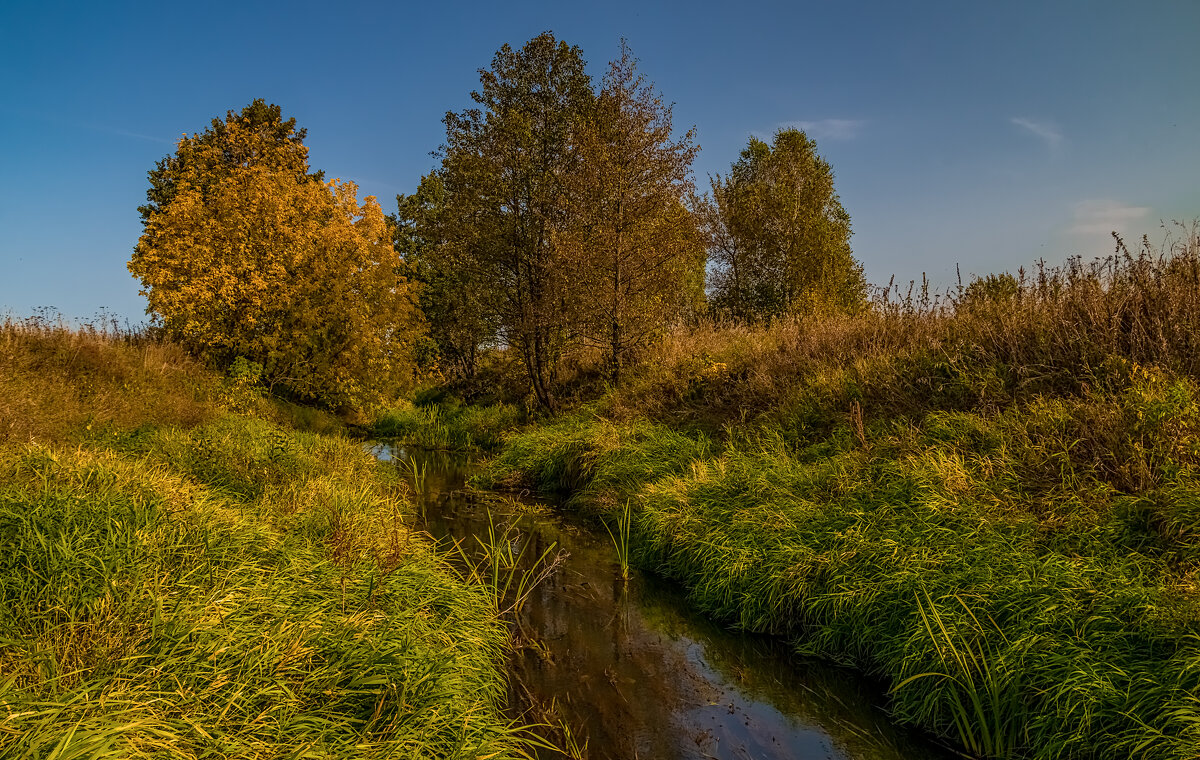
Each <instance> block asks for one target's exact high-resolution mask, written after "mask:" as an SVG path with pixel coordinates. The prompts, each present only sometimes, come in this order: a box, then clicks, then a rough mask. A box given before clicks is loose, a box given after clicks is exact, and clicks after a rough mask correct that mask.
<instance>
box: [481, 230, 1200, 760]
mask: <svg viewBox="0 0 1200 760" xmlns="http://www.w3.org/2000/svg"><path fill="white" fill-rule="evenodd" d="M1181 232H1182V234H1181V235H1179V236H1177V237H1176V238H1175V240H1174V241H1173V242H1170V243H1168V244H1167V245H1166V246H1165V247H1163V248H1156V247H1152V246H1150V245H1148V244H1147V245H1146V246H1145V247H1143V248H1142V249H1141V250H1140V251H1137V252H1130V251H1128V250H1126V249H1125V248H1124V246H1123V245H1122V246H1121V247H1120V248H1119V249H1118V252H1117V255H1116V256H1114V257H1112V258H1110V259H1107V260H1103V261H1098V262H1096V263H1094V264H1085V263H1083V262H1072V263H1070V264H1068V265H1067V266H1065V267H1064V268H1061V269H1056V270H1049V269H1042V270H1040V271H1039V272H1038V273H1037V274H1036V275H1035V276H1033V277H1024V278H1020V277H1008V276H1001V277H992V278H986V279H981V280H979V281H977V282H975V283H972V284H971V285H970V286H969V287H967V288H965V289H964V290H963V291H962V292H961V293H960V294H958V295H957V297H953V298H951V300H950V301H949V302H946V301H942V302H940V303H935V302H934V301H933V299H925V300H922V299H921V298H920V295H919V294H918V296H917V297H915V298H905V299H899V300H897V299H891V300H889V301H877V302H876V303H875V304H873V306H872V308H870V309H869V310H867V311H865V312H863V313H860V314H857V315H852V316H845V315H834V316H829V317H824V318H819V319H814V318H811V317H810V318H806V319H803V320H781V321H777V322H774V323H772V324H770V325H766V326H752V325H745V324H735V325H716V326H714V325H709V326H701V327H697V328H694V329H685V330H680V331H678V332H676V333H674V334H673V335H672V336H670V337H668V338H667V339H666V340H665V341H664V342H663V343H662V344H661V346H660V348H659V350H658V352H657V354H656V356H655V358H654V359H653V360H651V361H648V362H647V363H646V364H645V365H643V366H642V368H641V370H640V371H639V372H638V373H637V375H636V377H631V378H630V379H629V381H628V382H627V383H625V384H623V385H622V386H620V387H617V388H614V389H612V390H611V391H610V392H608V393H607V394H605V395H604V396H603V397H601V398H599V399H598V400H596V401H594V402H592V403H590V404H588V405H585V406H583V407H581V408H579V409H578V410H577V411H575V412H573V413H570V414H564V415H562V416H560V417H559V418H557V419H554V420H551V421H548V422H545V423H543V424H539V425H535V426H533V427H532V428H530V429H528V430H526V431H525V432H522V433H519V434H517V435H515V436H513V437H511V438H510V439H509V440H508V442H507V444H506V446H505V447H504V449H503V450H502V451H501V452H500V454H499V455H498V456H496V457H495V458H494V459H493V460H492V462H491V463H490V465H489V467H488V468H487V470H486V471H485V472H484V473H483V474H481V475H480V476H479V477H477V478H476V484H477V485H478V486H480V487H486V488H495V487H512V488H536V489H539V490H541V491H543V492H546V493H553V494H558V495H561V496H564V497H565V498H566V499H567V501H566V504H567V505H568V507H574V508H579V509H584V510H588V511H591V512H594V513H597V514H599V515H600V516H601V517H602V518H603V519H605V520H606V521H607V522H610V523H613V524H615V523H616V521H617V520H618V519H620V518H621V516H622V513H623V511H624V509H625V508H626V505H627V504H628V505H631V507H632V510H633V519H632V523H633V524H632V527H631V545H632V554H633V556H634V558H635V561H637V562H638V563H640V564H641V565H642V566H643V567H647V568H650V569H652V570H654V571H655V572H659V573H662V574H665V575H667V576H670V577H673V578H676V579H678V580H679V581H681V582H682V583H683V584H684V585H685V586H686V587H687V588H688V589H689V593H690V595H691V598H692V599H693V600H694V601H695V602H696V603H697V604H698V605H699V606H701V607H702V608H704V609H706V610H707V611H709V612H710V613H712V614H713V615H715V616H716V617H717V618H719V619H721V620H724V621H726V622H727V623H729V624H732V625H735V626H738V627H741V628H745V629H748V630H756V631H766V632H770V633H774V634H777V635H781V636H785V637H787V638H788V639H789V640H790V641H792V643H793V644H794V646H795V647H796V649H797V651H799V652H803V653H806V654H818V655H821V656H825V657H830V658H833V659H836V660H838V661H842V662H846V663H849V664H852V665H854V666H856V667H859V668H862V669H864V670H867V671H869V672H873V673H877V674H879V675H881V676H883V677H885V678H886V679H887V680H888V681H889V682H890V683H891V684H892V693H891V696H892V701H893V705H894V709H895V711H896V713H897V715H898V716H900V717H901V718H903V719H904V720H907V721H911V722H914V723H916V724H919V725H923V726H925V727H927V728H929V729H932V730H934V731H937V732H939V733H941V734H943V735H946V736H948V737H950V738H952V739H953V740H955V741H956V742H957V743H959V744H960V745H962V746H964V747H966V748H967V749H968V750H970V751H971V752H972V753H973V754H978V755H982V756H987V757H1036V758H1063V757H1106V758H1127V757H1153V758H1178V759H1179V760H1183V758H1189V757H1194V756H1195V755H1196V752H1197V750H1198V748H1200V730H1198V728H1197V727H1198V726H1200V704H1198V703H1197V701H1196V695H1197V694H1198V693H1200V675H1198V673H1200V670H1198V669H1197V664H1198V663H1200V637H1198V633H1200V597H1198V596H1197V594H1196V589H1195V576H1196V573H1197V569H1198V568H1200V565H1198V564H1197V563H1198V561H1200V512H1197V511H1196V506H1197V505H1198V504H1200V443H1198V441H1200V438H1197V435H1198V433H1200V355H1198V354H1197V353H1196V351H1195V345H1194V336H1195V335H1197V334H1200V332H1198V330H1200V239H1198V238H1197V236H1196V231H1195V229H1185V230H1182V231H1181Z"/></svg>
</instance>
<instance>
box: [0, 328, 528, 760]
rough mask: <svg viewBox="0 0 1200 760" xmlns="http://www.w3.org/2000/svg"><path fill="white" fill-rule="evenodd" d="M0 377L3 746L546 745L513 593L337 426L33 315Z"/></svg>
mask: <svg viewBox="0 0 1200 760" xmlns="http://www.w3.org/2000/svg"><path fill="white" fill-rule="evenodd" d="M243 380H244V378H243ZM0 390H2V391H3V393H2V395H0V403H2V404H3V407H2V408H0V409H2V412H3V414H2V415H0V419H3V420H4V427H3V428H0V546H3V548H4V550H3V552H0V756H3V757H5V758H30V759H31V760H32V759H33V758H45V757H57V758H75V757H78V758H83V757H87V758H99V757H172V758H198V757H214V756H219V757H277V756H288V757H360V756H362V757H365V756H370V757H397V758H401V757H406V758H428V757H447V758H449V757H462V758H475V757H480V756H488V757H492V756H494V757H517V756H525V755H524V754H523V752H522V750H521V749H520V747H521V746H522V742H523V741H524V740H522V739H521V738H520V737H519V736H514V735H513V734H514V732H513V728H512V726H511V724H510V723H509V722H508V721H507V720H505V719H504V718H503V717H502V702H503V699H504V677H503V673H502V661H503V651H504V647H505V645H506V641H507V632H506V630H505V628H504V626H503V624H502V623H501V622H500V621H499V619H498V617H497V607H496V605H497V602H496V599H495V597H494V596H493V595H492V594H490V593H488V592H487V591H485V590H484V589H482V588H480V587H477V586H471V585H467V584H465V583H464V582H463V581H462V580H461V579H460V578H459V576H458V575H457V574H456V573H455V571H453V570H452V569H451V568H450V567H449V566H448V565H447V564H446V562H445V561H444V560H443V559H442V558H441V557H440V556H438V555H437V554H435V553H434V552H433V551H432V550H431V547H430V546H429V544H428V543H427V542H426V541H425V540H423V539H422V538H421V537H420V535H418V534H417V533H416V532H415V531H414V530H413V529H412V528H411V527H410V526H411V525H412V523H413V507H412V505H411V503H410V502H409V500H408V497H407V491H406V487H405V486H404V484H403V482H402V481H401V480H400V479H399V476H398V475H397V474H395V473H394V472H393V471H391V470H389V469H388V468H386V467H383V466H382V465H380V464H378V463H376V462H375V461H374V460H373V459H372V458H371V457H370V456H369V455H368V454H367V453H366V452H365V451H364V450H363V448H362V446H361V445H360V444H358V443H356V442H354V441H351V440H349V439H347V438H344V437H341V436H338V435H321V434H318V433H315V432H305V431H303V430H301V429H299V428H306V427H307V428H320V429H331V430H333V431H334V432H336V431H337V422H336V420H333V419H332V418H330V417H328V416H327V415H322V414H320V413H316V412H312V411H303V410H299V409H297V408H296V407H292V406H290V405H288V404H285V403H277V402H273V401H270V400H267V399H265V398H263V397H262V396H261V395H260V394H258V393H257V392H254V391H253V390H251V389H249V388H248V387H247V385H246V383H245V382H239V381H238V380H237V379H236V378H230V377H222V376H220V375H216V374H214V373H212V372H209V371H206V370H204V369H203V368H201V367H199V366H197V365H196V363H195V362H194V361H193V360H191V359H189V358H188V357H187V356H186V355H185V354H184V352H183V350H182V349H180V348H178V347H176V346H173V345H171V344H165V343H160V342H157V341H155V340H152V339H150V338H148V337H146V336H145V335H141V334H129V333H123V332H120V331H113V330H112V329H111V328H107V327H104V326H100V327H90V328H85V329H83V330H69V329H66V328H64V327H62V326H60V325H56V324H51V323H48V322H46V321H37V320H34V321H26V322H12V321H9V322H6V323H5V324H4V325H2V326H0Z"/></svg>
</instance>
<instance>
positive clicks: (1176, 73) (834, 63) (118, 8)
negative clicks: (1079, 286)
mask: <svg viewBox="0 0 1200 760" xmlns="http://www.w3.org/2000/svg"><path fill="white" fill-rule="evenodd" d="M544 30H552V31H553V32H554V33H555V34H556V35H557V36H558V37H559V38H560V39H563V40H566V41H567V42H570V43H571V44H575V45H579V46H580V47H581V48H582V49H583V52H584V55H585V57H586V59H587V60H588V63H589V68H590V70H591V72H592V73H593V75H594V76H596V77H597V78H598V77H599V75H600V74H601V73H602V72H603V70H604V67H605V64H606V62H607V61H608V60H609V59H610V58H612V57H613V56H615V55H616V53H617V48H618V44H619V40H620V38H621V37H625V38H627V39H628V41H629V43H630V46H631V48H632V49H633V52H634V54H635V55H637V56H638V57H639V58H640V60H641V70H642V71H643V73H645V74H646V75H647V76H648V78H650V79H651V80H653V81H654V82H655V84H656V85H657V87H658V89H659V90H660V91H661V92H662V94H663V95H664V97H665V98H666V100H668V101H673V102H674V103H675V119H676V126H677V127H679V128H687V127H689V126H692V125H695V126H696V128H697V135H698V142H699V144H700V146H701V148H702V150H701V153H700V157H699V159H698V161H697V163H696V167H695V168H696V176H697V181H698V182H699V183H700V184H701V185H702V186H703V185H706V184H707V177H708V175H709V174H712V173H716V172H723V171H725V170H726V169H727V168H728V166H729V164H730V162H731V161H733V160H734V159H736V157H737V154H738V152H739V150H741V148H742V147H744V145H745V143H746V140H747V138H748V137H749V136H750V135H751V134H754V135H759V136H763V137H769V136H770V135H771V134H772V133H773V132H774V131H775V130H776V129H778V128H779V127H781V126H785V125H797V126H800V127H802V128H804V129H806V130H807V131H808V133H809V135H810V136H811V137H814V138H816V140H817V145H818V151H819V152H820V153H821V154H822V155H823V156H824V157H825V158H826V159H827V160H828V161H829V162H830V163H831V164H832V165H833V168H834V171H835V173H836V186H837V189H838V192H839V193H840V195H841V198H842V203H843V205H844V206H845V207H846V209H847V211H849V213H850V216H851V219H852V220H853V226H854V233H855V234H854V237H853V239H852V244H853V247H854V250H855V253H856V255H857V256H858V257H859V259H860V260H861V261H862V262H863V265H864V267H865V269H866V273H867V277H868V280H870V281H871V282H874V283H884V282H886V281H887V280H888V278H889V276H891V275H892V274H895V275H896V276H897V279H901V280H905V281H907V280H908V279H911V278H917V279H920V277H921V274H922V272H928V273H929V276H930V277H931V278H932V279H933V280H934V281H936V282H941V283H949V282H952V281H953V279H954V272H955V266H956V264H957V265H961V269H962V272H963V274H964V276H966V275H969V274H971V273H977V274H984V273H988V272H995V271H1002V270H1006V269H1009V270H1015V269H1016V267H1018V266H1021V265H1027V264H1029V263H1031V262H1033V261H1036V260H1037V259H1040V258H1044V259H1046V260H1047V261H1049V262H1052V263H1054V262H1059V261H1062V260H1063V259H1064V258H1066V257H1067V256H1068V255H1071V254H1075V253H1079V254H1083V255H1085V256H1089V257H1090V256H1094V255H1105V254H1107V253H1109V252H1110V251H1111V248H1112V245H1111V239H1110V237H1109V235H1108V232H1109V230H1110V229H1114V228H1115V229H1119V230H1122V231H1123V232H1125V233H1126V234H1129V235H1132V236H1134V237H1139V236H1140V235H1141V234H1143V233H1149V234H1150V235H1151V236H1152V238H1154V239H1157V238H1159V237H1160V236H1161V231H1160V229H1159V222H1160V220H1171V219H1181V220H1191V219H1192V218H1194V217H1196V216H1198V215H1200V44H1197V39H1198V38H1200V1H1198V0H1175V1H1171V0H1142V1H1141V2H1134V1H1133V0H1120V1H1112V2H1110V1H1108V0H1094V1H1089V2H1058V1H1056V0H1039V1H1037V2H1017V1H1015V0H1005V1H1004V2H974V1H972V0H954V1H947V2H896V1H895V0H880V1H877V2H866V1H864V2H823V3H815V2H812V3H805V2H780V3H759V2H751V1H743V2H695V3H687V4H684V3H655V2H648V1H643V2H631V3H625V2H615V1H614V2H606V3H595V4H586V5H585V4H582V3H573V2H547V3H522V2H507V3H497V2H487V3H467V2H459V3H436V2H422V3H405V2H383V3H372V2H358V3H343V4H335V3H331V2H321V3H303V2H293V3H254V2H208V3H164V2H153V3H144V4H143V3H124V2H119V1H118V2H107V3H96V2H77V3H61V2H57V3H56V2H22V1H21V0H7V2H5V3H3V4H2V7H0V146H2V147H0V313H2V312H4V311H6V310H7V311H11V312H12V313H14V314H15V315H16V316H24V315H27V314H29V313H31V311H32V310H33V309H34V308H36V307H41V306H53V307H57V308H58V309H60V310H61V311H62V312H63V313H65V314H66V315H68V316H70V317H89V316H91V315H93V314H95V313H96V312H97V311H98V310H99V309H101V308H106V309H108V310H110V311H111V312H115V313H116V314H118V315H120V316H122V317H127V318H129V319H131V320H132V321H134V322H137V321H140V320H141V319H142V311H143V308H144V301H143V299H142V298H141V297H140V296H138V294H137V283H136V281H135V280H133V279H132V278H131V277H130V275H129V274H128V272H127V271H126V269H125V262H126V261H127V260H128V258H129V254H130V252H131V250H132V248H133V245H134V243H135V242H136V240H137V237H138V235H139V234H140V230H141V225H140V222H139V221H138V214H137V211H136V208H137V206H138V205H139V204H140V203H142V202H144V197H145V190H146V187H147V183H146V172H147V171H148V170H149V169H151V168H152V167H153V165H154V162H155V161H156V160H157V159H159V158H161V157H162V156H163V155H165V154H167V153H169V152H171V151H172V150H173V144H174V141H175V140H176V139H177V138H178V137H179V135H180V134H182V133H185V132H186V133H192V132H197V131H202V130H203V129H204V128H205V127H206V126H207V125H208V123H209V121H210V120H211V119H212V118H213V117H214V116H220V115H224V113H225V112H226V111H227V110H230V109H233V110H239V109H240V108H241V107H242V106H244V105H246V104H247V103H249V102H250V101H251V100H253V99H254V98H256V97H261V98H264V99H266V100H267V101H268V102H273V103H278V104H279V105H281V106H282V107H283V110H284V114H285V115H287V116H295V117H296V119H297V121H298V123H299V124H300V126H303V127H306V128H307V129H308V139H307V141H306V143H307V144H308V145H309V147H310V148H311V151H310V154H309V158H310V162H311V164H312V165H313V167H314V168H317V169H324V170H325V172H326V175H327V176H328V177H341V178H343V179H349V180H354V181H355V182H357V183H358V184H359V186H360V188H361V193H362V194H373V195H376V196H378V197H379V198H380V201H381V203H382V204H383V206H384V210H385V211H394V210H395V202H394V196H395V195H396V193H397V192H409V191H411V190H413V189H414V188H415V187H416V183H417V181H418V179H419V178H420V176H421V174H423V173H425V172H427V171H429V170H430V169H431V168H432V167H433V165H434V161H433V159H432V158H431V157H430V151H432V150H433V149H435V148H436V147H437V146H438V144H439V143H440V141H441V138H442V136H443V129H442V125H441V122H440V120H441V117H442V115H443V114H444V113H445V111H447V110H450V109H461V108H463V107H465V106H466V105H468V102H469V99H468V95H469V92H470V91H471V89H472V88H473V87H474V86H475V85H476V84H477V82H478V75H477V69H479V68H480V67H485V66H487V65H488V64H489V62H490V61H491V58H492V55H493V53H494V52H495V50H496V49H497V48H498V47H499V46H500V45H501V44H503V43H505V42H508V43H510V44H513V45H514V46H519V45H520V44H522V43H523V42H525V41H526V40H528V39H529V38H530V37H532V36H534V35H536V34H537V33H539V32H541V31H544Z"/></svg>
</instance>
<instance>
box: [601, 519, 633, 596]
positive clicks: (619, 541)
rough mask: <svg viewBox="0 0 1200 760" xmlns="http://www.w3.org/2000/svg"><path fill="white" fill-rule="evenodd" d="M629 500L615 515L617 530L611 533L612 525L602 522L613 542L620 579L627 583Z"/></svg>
mask: <svg viewBox="0 0 1200 760" xmlns="http://www.w3.org/2000/svg"><path fill="white" fill-rule="evenodd" d="M629 504H630V500H629V499H626V500H625V509H624V511H622V512H621V514H620V515H618V516H617V519H616V523H617V532H616V533H613V530H612V527H611V526H609V524H608V522H605V523H604V529H605V530H606V531H608V537H609V538H610V539H611V540H612V542H613V548H614V549H615V550H616V552H617V566H618V567H619V568H620V577H621V580H622V581H624V582H626V583H628V582H629V578H630V574H629V531H630V518H631V517H632V515H631V513H630V508H629Z"/></svg>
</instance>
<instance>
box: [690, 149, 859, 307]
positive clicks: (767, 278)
mask: <svg viewBox="0 0 1200 760" xmlns="http://www.w3.org/2000/svg"><path fill="white" fill-rule="evenodd" d="M704 216H705V219H706V221H707V227H708V230H709V235H710V255H711V258H712V270H713V303H714V305H715V306H718V307H719V308H724V309H726V310H727V311H729V312H730V313H732V314H733V315H734V316H737V317H740V318H770V317H772V316H776V315H778V314H782V313H784V312H788V311H792V312H801V313H803V312H808V311H812V310H820V309H834V310H839V311H853V310H855V309H858V308H860V307H861V305H862V304H863V302H864V299H865V297H866V282H865V280H864V279H863V275H862V267H861V266H860V265H859V263H858V262H857V261H856V260H855V259H854V255H853V252H852V251H851V249H850V232H851V231H850V215H849V214H847V213H846V210H845V209H844V208H843V207H842V204H841V201H840V200H839V199H838V196H837V193H836V192H835V191H834V187H833V169H832V168H831V167H830V165H829V164H828V162H826V161H825V160H824V159H822V158H821V157H820V156H819V155H817V151H816V143H815V142H813V141H812V140H810V139H809V138H808V136H807V135H805V134H804V132H802V131H800V130H797V129H782V130H780V131H778V132H776V133H775V137H774V140H773V141H772V144H770V145H768V144H767V143H765V142H763V141H761V140H758V139H757V138H751V139H750V143H749V145H748V146H747V147H746V149H745V150H743V151H742V153H741V156H740V157H739V158H738V160H737V162H736V163H734V164H733V166H732V168H731V170H730V173H729V174H728V175H727V176H721V175H718V176H717V177H715V178H714V179H713V180H712V198H711V199H710V201H709V206H708V208H707V210H706V213H705V215H704Z"/></svg>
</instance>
